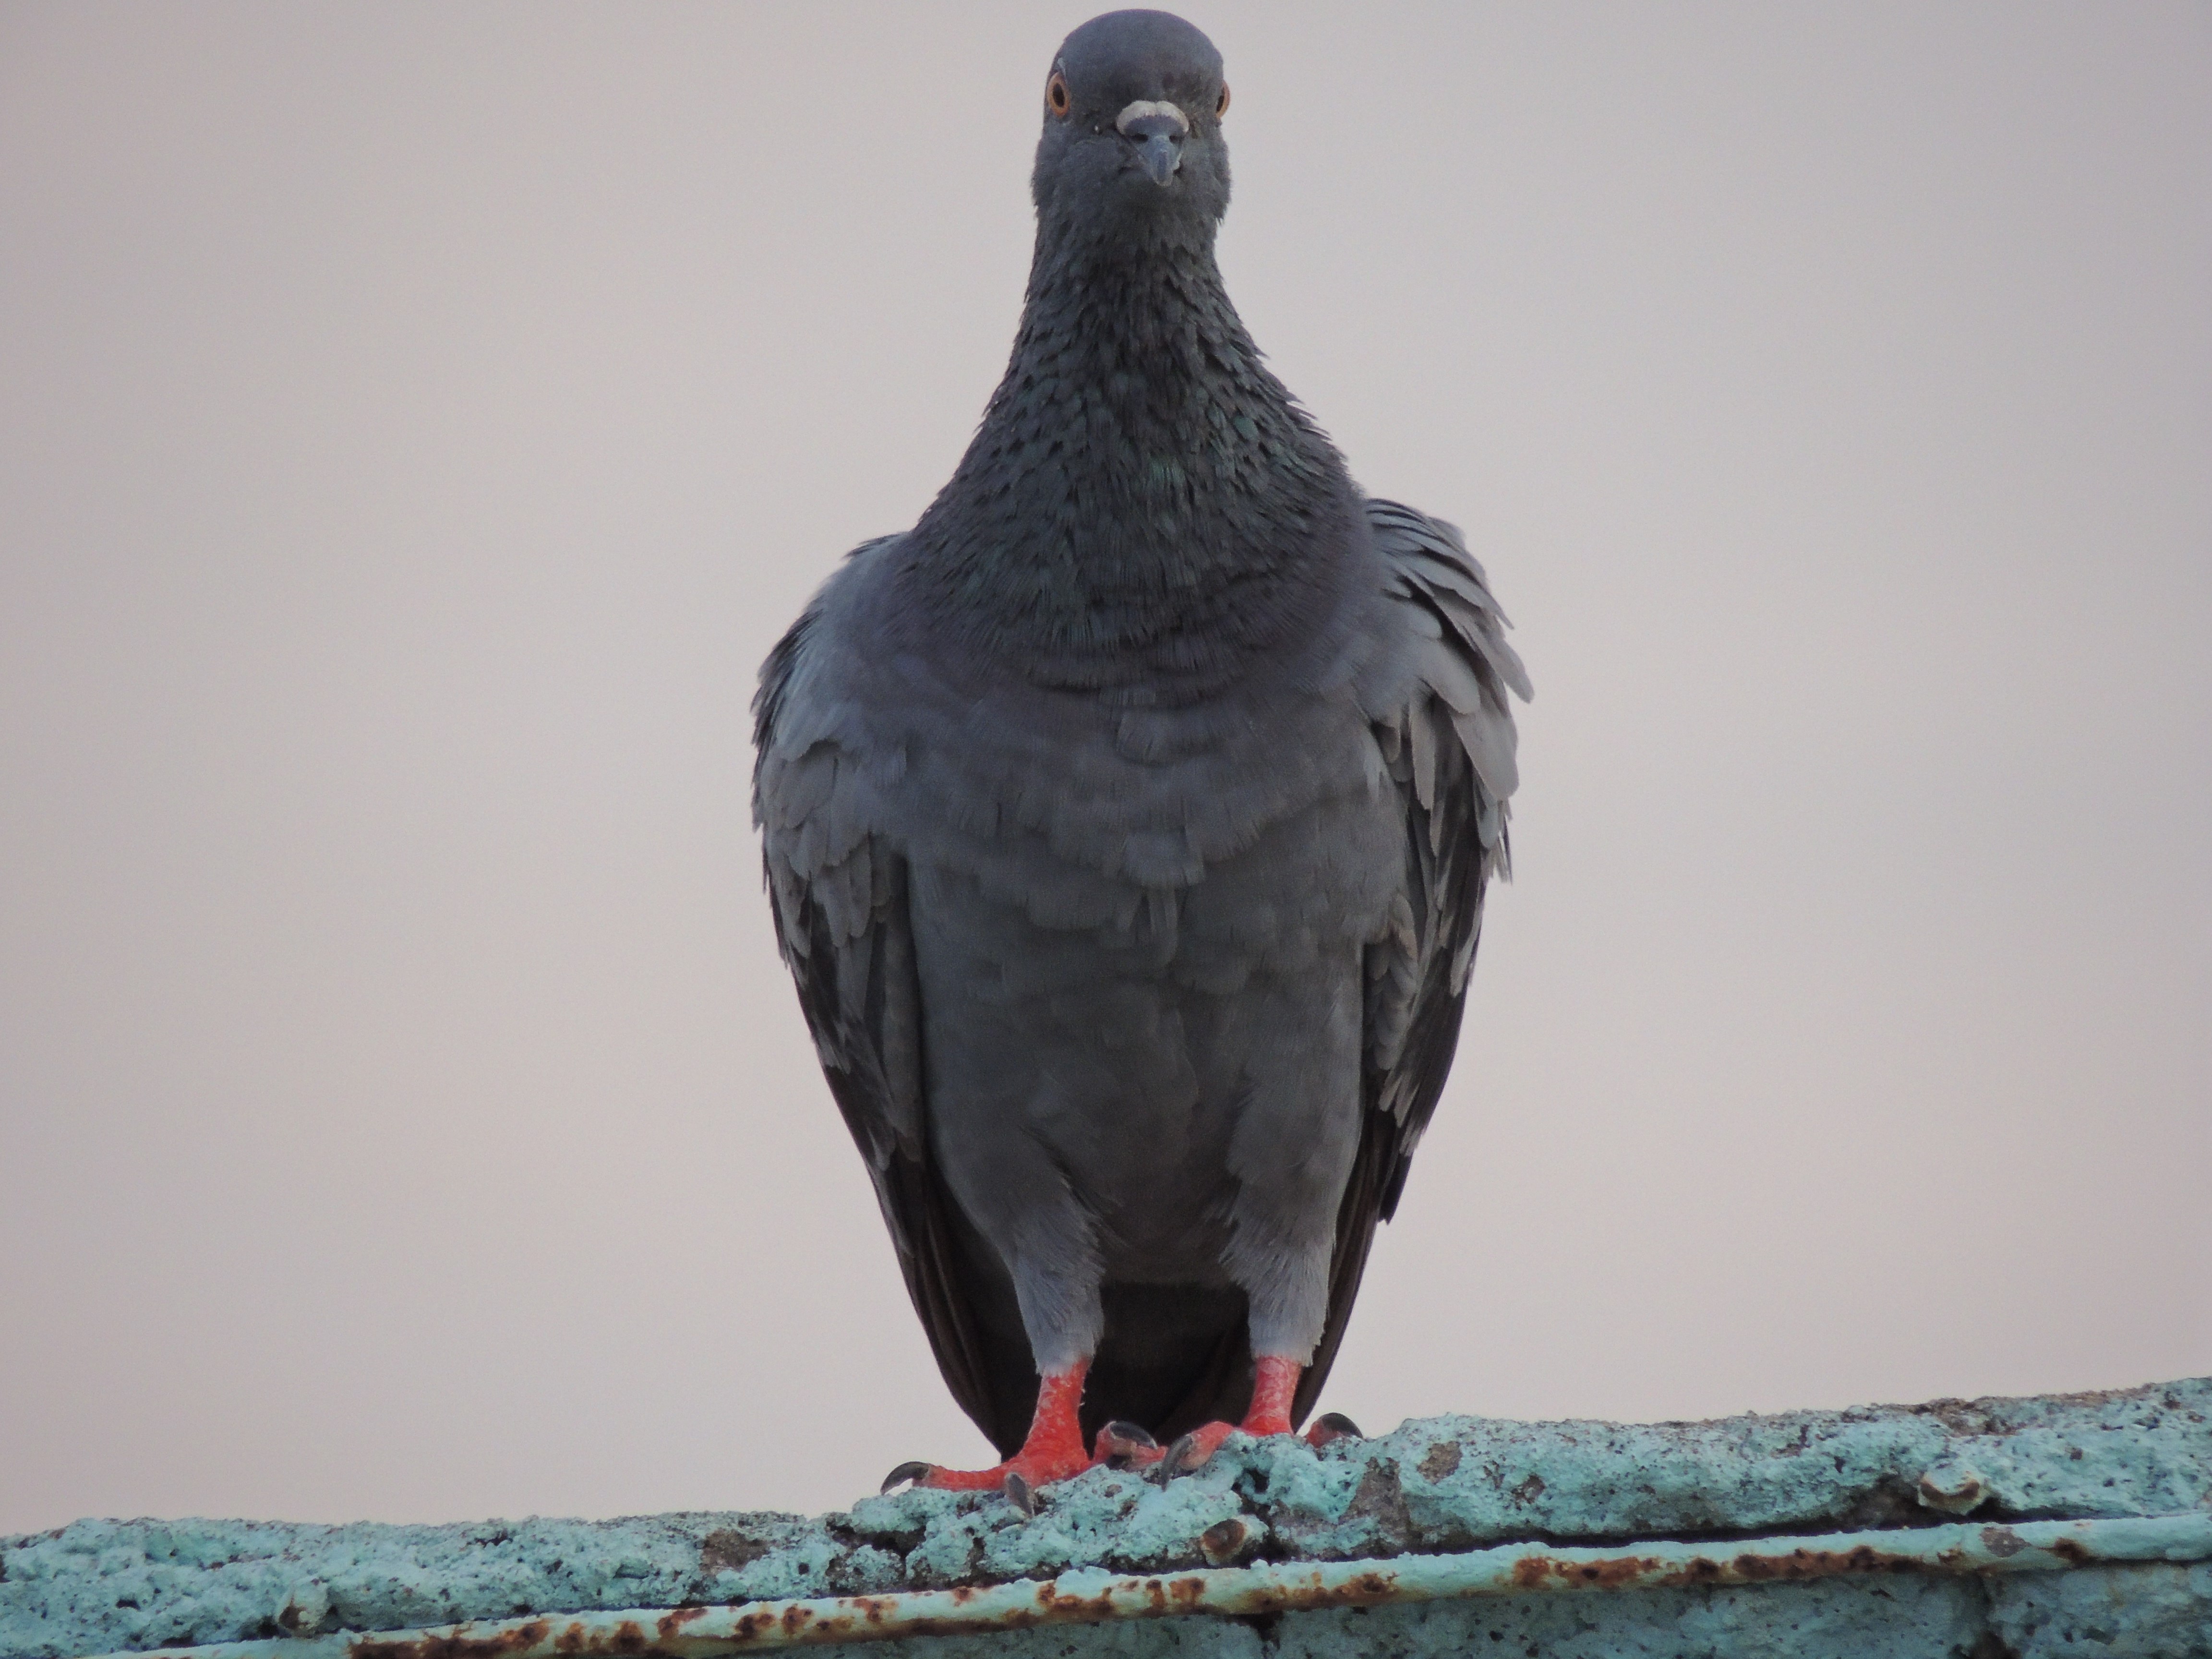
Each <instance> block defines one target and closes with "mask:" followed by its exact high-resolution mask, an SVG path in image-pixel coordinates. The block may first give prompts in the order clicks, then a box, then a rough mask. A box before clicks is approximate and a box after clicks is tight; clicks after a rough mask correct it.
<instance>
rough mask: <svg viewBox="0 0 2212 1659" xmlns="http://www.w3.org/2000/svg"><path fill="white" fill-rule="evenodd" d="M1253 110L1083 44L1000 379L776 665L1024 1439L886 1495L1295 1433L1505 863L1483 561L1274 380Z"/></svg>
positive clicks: (1105, 20) (769, 809)
mask: <svg viewBox="0 0 2212 1659" xmlns="http://www.w3.org/2000/svg"><path fill="white" fill-rule="evenodd" d="M1228 108H1229V88H1228V86H1227V84H1226V83H1225V82H1224V80H1223V78H1222V70H1221V57H1220V54H1219V53H1218V52H1216V51H1215V50H1214V48H1213V46H1212V42H1211V41H1209V40H1207V39H1206V37H1205V36H1204V35H1203V34H1201V33H1199V31H1198V30H1196V29H1195V28H1194V27H1191V26H1190V25H1189V24H1188V23H1186V22H1184V21H1182V20H1181V19H1179V18H1176V17H1172V16H1170V15H1167V14H1165V13H1163V12H1154V11H1121V12H1114V13H1111V14H1109V15H1106V16H1103V17H1099V18H1097V19H1095V20H1093V21H1091V22H1089V23H1086V24H1085V25H1084V26H1083V27H1081V28H1079V29H1077V30H1076V31H1075V32H1074V33H1073V34H1071V35H1069V36H1068V37H1067V39H1066V41H1065V42H1064V43H1063V44H1062V46H1060V52H1059V53H1058V54H1057V55H1056V56H1055V57H1054V59H1053V63H1052V70H1051V74H1050V76H1049V77H1048V80H1047V81H1046V82H1045V89H1044V111H1043V135H1042V137H1041V138H1040V139H1039V141H1038V143H1037V151H1036V172H1035V174H1034V178H1033V180H1032V192H1033V194H1034V196H1035V198H1036V219H1037V233H1036V255H1035V258H1034V262H1033V264H1032V265H1031V268H1030V282H1029V291H1028V295H1027V298H1026V301H1025V304H1024V311H1023V314H1022V322H1021V329H1020V332H1019V333H1018V336H1017V337H1016V338H1015V342H1014V349H1013V358H1012V362H1010V363H1009V364H1008V365H1007V368H1006V378H1005V379H1004V380H1002V381H1001V382H1000V385H999V388H998V391H997V392H995V393H994V395H993V397H992V398H991V402H990V406H989V408H988V409H987V410H986V412H985V414H984V416H983V421H982V424H981V428H979V429H978V430H977V432H976V434H975V441H974V442H973V443H972V444H971V445H969V449H968V453H967V454H966V455H965V457H963V459H962V460H961V462H960V465H959V468H958V470H957V471H955V472H954V474H953V476H952V480H951V483H948V484H946V485H945V488H944V489H943V491H942V492H941V493H940V494H939V495H938V497H937V499H936V500H935V501H933V502H932V503H931V505H930V507H929V509H928V510H927V512H926V513H923V514H922V516H921V522H919V523H918V524H916V525H915V527H914V528H913V529H912V530H909V531H908V532H905V533H904V534H902V535H896V536H887V537H884V538H882V539H880V540H878V541H872V542H869V543H867V544H865V545H863V546H862V547H860V548H859V549H857V550H855V551H854V553H853V554H852V555H851V556H849V557H848V559H847V560H846V561H845V562H844V564H843V565H842V567H841V568H839V569H838V571H837V572H836V574H834V575H833V576H831V577H830V578H829V580H828V581H827V582H825V583H824V584H823V587H822V589H821V591H820V592H818V593H817V594H816V595H815V597H814V599H813V600H812V601H811V603H810V604H809V605H807V607H806V610H805V614H804V615H802V616H801V617H799V621H798V623H796V624H795V625H794V626H793V628H792V629H791V631H790V632H789V633H788V634H787V635H784V637H783V639H782V641H781V643H779V644H778V645H777V646H776V647H775V651H774V652H773V653H771V654H770V655H769V659H768V661H767V663H766V665H764V666H763V669H762V671H761V686H760V692H759V695H758V696H757V699H756V701H755V704H754V709H755V714H756V718H757V732H756V738H757V745H758V758H757V766H756V770H755V775H754V796H753V811H754V814H755V817H756V819H757V822H758V823H759V825H760V827H761V829H762V830H763V835H764V838H765V842H766V862H767V871H768V888H769V896H770V898H771V900H772V903H773V908H774V911H775V927H776V938H777V941H778V943H779V945H781V950H782V953H783V958H784V961H785V962H786V963H787V964H788V966H789V968H790V969H791V973H792V975H793V978H794V979H795V980H797V981H798V984H799V1001H800V1003H801V1005H802V1006H803V1007H804V1009H805V1015H806V1021H807V1024H808V1026H809V1028H810V1029H811V1031H812V1033H813V1036H814V1042H815V1046H816V1048H817V1051H818V1052H819V1054H820V1056H821V1060H822V1066H823V1071H824V1072H825V1073H828V1077H829V1086H830V1090H831V1092H832V1093H833V1094H834V1095H835V1096H836V1100H837V1103H838V1106H839V1107H840V1108H841V1109H842V1112H843V1114H844V1117H845V1122H846V1125H847V1127H848V1128H849V1129H850V1130H851V1131H852V1134H853V1139H854V1140H855V1141H856V1142H857V1143H858V1144H859V1146H860V1152H861V1155H862V1156H863V1157H864V1158H866V1161H867V1167H868V1173H869V1175H870V1176H871V1177H872V1179H873V1180H874V1182H875V1187H876V1194H877V1197H878V1200H879V1201H880V1202H881V1205H882V1208H883V1214H884V1224H885V1225H887V1226H888V1227H889V1228H890V1233H891V1238H892V1240H893V1242H894V1243H895V1244H896V1247H897V1251H898V1259H899V1265H900V1267H901V1268H902V1271H903V1272H904V1273H905V1275H906V1285H907V1291H908V1295H909V1296H910V1297H912V1298H913V1301H914V1306H915V1311H916V1312H917V1313H919V1314H920V1315H921V1321H922V1323H923V1325H924V1326H925V1327H926V1328H927V1330H928V1333H929V1340H930V1345H931V1346H932V1348H933V1350H934V1351H935V1353H936V1356H937V1363H938V1366H939V1370H941V1371H942V1372H943V1373H944V1376H945V1383H946V1385H947V1386H948V1387H949V1388H950V1389H951V1391H952V1395H953V1397H954V1398H955V1399H956V1400H957V1401H959V1402H960V1405H961V1407H962V1408H963V1410H965V1411H966V1412H967V1413H968V1414H969V1417H971V1418H973V1419H975V1422H976V1424H977V1425H978V1426H980V1427H981V1429H982V1431H983V1432H984V1433H985V1434H986V1435H987V1436H988V1437H990V1439H991V1440H992V1442H993V1443H994V1444H995V1445H996V1446H997V1447H998V1449H999V1450H1000V1454H1001V1455H1002V1456H1004V1457H1005V1458H1006V1462H1002V1463H1000V1464H999V1465H997V1466H996V1467H995V1468H990V1469H986V1470H980V1471H963V1470H954V1469H946V1468H938V1467H936V1466H933V1465H928V1464H913V1465H907V1466H903V1467H902V1468H901V1469H900V1470H898V1471H896V1472H895V1473H894V1476H893V1479H894V1480H899V1479H902V1478H903V1479H915V1480H919V1481H920V1482H921V1484H923V1485H927V1486H951V1487H1000V1486H1003V1487H1005V1488H1006V1490H1007V1491H1009V1492H1012V1493H1013V1494H1014V1495H1015V1496H1016V1498H1017V1499H1018V1500H1019V1499H1021V1498H1022V1497H1023V1495H1024V1493H1025V1492H1027V1491H1028V1490H1029V1489H1030V1488H1033V1487H1035V1486H1037V1485H1040V1484H1042V1482H1045V1481H1048V1480H1060V1479H1063V1478H1065V1477H1066V1476H1067V1475H1070V1474H1074V1473H1076V1472H1077V1471H1079V1470H1081V1469H1083V1468H1087V1467H1089V1466H1090V1465H1091V1463H1093V1462H1097V1461H1101V1460H1110V1461H1113V1462H1116V1463H1117V1465H1120V1466H1124V1467H1126V1466H1128V1465H1130V1464H1133V1463H1137V1464H1142V1463H1152V1464H1158V1463H1161V1462H1164V1465H1165V1468H1164V1471H1163V1472H1164V1473H1165V1474H1172V1473H1175V1472H1176V1471H1177V1470H1179V1469H1180V1468H1188V1467H1194V1466H1195V1465H1196V1464H1198V1463H1199V1462H1203V1461H1204V1459H1205V1458H1206V1457H1207V1456H1209V1455H1211V1454H1212V1451H1213V1449H1215V1447H1216V1446H1218V1444H1219V1443H1220V1441H1221V1439H1222V1438H1223V1437H1225V1436H1226V1435H1227V1434H1228V1433H1229V1432H1230V1431H1231V1426H1232V1425H1235V1426H1237V1427H1241V1428H1242V1429H1243V1430H1244V1431H1246V1432H1248V1433H1251V1434H1255V1435H1267V1434H1287V1433H1291V1432H1292V1431H1294V1427H1295V1425H1297V1424H1298V1423H1300V1422H1302V1421H1304V1419H1305V1417H1306V1414H1307V1413H1309V1412H1310V1410H1311V1409H1312V1407H1313V1403H1314V1400H1315V1396H1316V1395H1317V1394H1318V1393H1319V1392H1320V1390H1321V1386H1322V1382H1323V1380H1324V1379H1325V1378H1326V1377H1327V1376H1328V1369H1329V1365H1330V1364H1331V1362H1332V1360H1333V1359H1334V1357H1335V1354H1336V1350H1337V1345H1338V1344H1339V1343H1340V1341H1341V1340H1343V1335H1344V1328H1345V1322H1346V1319H1347V1318H1348V1317H1349V1316H1350V1314H1351V1311H1352V1298H1353V1297H1355V1296H1356V1295H1357V1294H1358V1289H1359V1279H1360V1274H1361V1273H1362V1271H1363V1269H1364V1267H1365V1265H1366V1261H1367V1251H1368V1247H1369V1244H1370V1242H1371V1240H1372V1239H1373V1237H1374V1232H1375V1227H1376V1222H1377V1221H1378V1220H1383V1219H1387V1218H1389V1216H1390V1214H1391V1212H1393V1210H1394V1209H1395V1207H1396V1206H1397V1202H1398V1197H1399V1194H1400V1192H1401V1189H1402V1188H1404V1185H1405V1181H1406V1172H1407V1166H1408V1163H1409V1160H1410V1159H1411V1158H1412V1157H1413V1147H1414V1145H1415V1143H1416V1142H1418V1141H1419V1139H1420V1135H1421V1131H1422V1130H1423V1128H1424V1127H1426V1125H1427V1123H1428V1121H1429V1116H1430V1114H1431V1112H1432V1111H1433V1110H1434V1109H1435V1106H1436V1103H1437V1094H1438V1092H1439V1091H1441V1090H1442V1088H1443V1081H1444V1073H1445V1072H1446V1070H1447V1069H1448V1068H1449V1066H1450V1064H1451V1059H1452V1050H1453V1047H1454V1045H1455V1042H1456V1041H1457V1038H1458V1033H1459V1024H1460V1014H1461V1010H1462V1007H1463V1006H1464V1004H1465V1001H1466V995H1467V983H1468V968H1469V966H1470V964H1471V963H1472V962H1473V959H1474V947H1475V940H1476V937H1477V935H1478V933H1480V927H1481V920H1482V896H1483V889H1484V886H1485V884H1486V883H1487V882H1488V880H1489V878H1490V877H1491V875H1492V873H1493V872H1503V871H1504V867H1505V860H1506V839H1505V820H1506V800H1507V797H1509V796H1510V794H1511V793H1513V787H1514V781H1515V772H1514V728H1513V716H1512V713H1511V710H1510V705H1509V703H1508V702H1507V693H1508V692H1509V691H1510V692H1516V693H1518V694H1519V695H1520V696H1522V697H1524V698H1525V697H1527V696H1528V679H1527V678H1526V676H1525V675H1524V673H1523V672H1522V667H1521V664H1520V661H1519V659H1517V658H1516V656H1515V655H1514V653H1513V652H1512V650H1511V649H1510V647H1508V646H1507V645H1506V643H1505V641H1504V628H1505V625H1506V624H1505V619H1504V617H1503V616H1502V615H1501V614H1500V613H1499V611H1498V605H1497V603H1496V601H1494V600H1493V599H1492V598H1491V595H1490V590H1489V588H1488V586H1486V583H1485V580H1484V577H1483V574H1482V569H1481V567H1480V565H1478V564H1477V563H1476V562H1474V559H1473V558H1471V557H1470V556H1468V551H1467V549H1466V548H1465V546H1464V545H1463V544H1462V540H1461V538H1460V534H1459V532H1457V531H1456V530H1455V529H1454V528H1453V527H1452V526H1449V525H1448V524H1445V523H1444V522H1443V521H1442V520H1437V519H1431V518H1428V517H1426V516H1425V515H1424V514H1422V513H1417V512H1414V511H1413V510H1412V509H1411V508H1409V507H1400V506H1398V505H1396V504H1395V503H1394V502H1390V501H1373V500H1370V499H1368V498H1366V497H1365V496H1364V495H1362V493H1361V492H1360V489H1359V488H1358V485H1356V484H1355V483H1353V482H1352V478H1351V477H1350V475H1349V473H1348V472H1347V471H1346V468H1345V464H1344V461H1343V459H1342V458H1341V457H1340V456H1339V455H1338V453H1336V451H1335V449H1334V447H1331V445H1330V443H1329V441H1328V439H1327V438H1326V437H1324V436H1323V435H1322V433H1321V432H1320V431H1319V430H1318V429H1317V428H1316V427H1315V425H1314V423H1313V422H1312V420H1311V418H1310V416H1308V415H1307V414H1306V412H1305V411H1304V410H1303V409H1301V408H1300V407H1299V406H1298V404H1297V403H1296V402H1294V401H1293V400H1292V398H1291V394H1290V393H1289V392H1287V391H1285V389H1284V387H1283V386H1282V384H1281V383H1280V382H1279V380H1276V379H1275V377H1274V376H1273V374H1269V373H1268V372H1267V369H1266V368H1264V367H1262V365H1261V357H1260V353H1259V350H1258V349H1257V348H1256V347H1255V346H1254V345H1253V343H1252V341H1251V337H1249V335H1248V334H1246V332H1245V331H1244V325H1243V323H1242V322H1240V321H1239V320H1238V319H1237V312H1236V309H1235V308H1234V307H1232V306H1231V304H1230V302H1229V297H1228V295H1226V294H1225V292H1224V291H1223V288H1222V280H1221V273H1220V270H1218V267H1217V266H1216V264H1215V262H1214V234H1215V231H1216V229H1217V228H1218V224H1219V222H1220V220H1221V216H1222V214H1223V212H1224V210H1225V209H1226V208H1227V206H1228V202H1229V157H1228V151H1227V149H1226V147H1225V144H1224V143H1223V139H1222V118H1223V117H1224V116H1225V114H1226V113H1227V112H1228ZM1331 1425H1332V1419H1328V1418H1324V1419H1322V1423H1321V1424H1317V1425H1316V1428H1315V1430H1314V1431H1310V1434H1309V1438H1311V1439H1322V1438H1326V1437H1328V1434H1329V1433H1330V1432H1331V1431H1332V1426H1331ZM1333 1426H1334V1428H1348V1427H1349V1425H1345V1424H1343V1423H1342V1421H1341V1419H1335V1420H1334V1425H1333ZM1175 1437H1182V1438H1181V1439H1179V1440H1176V1442H1175V1444H1174V1445H1173V1446H1172V1447H1171V1448H1170V1450H1169V1452H1168V1453H1166V1454H1165V1455H1163V1454H1162V1452H1161V1451H1160V1449H1159V1448H1160V1446H1161V1445H1162V1444H1164V1443H1167V1442H1169V1441H1170V1440H1171V1439H1175Z"/></svg>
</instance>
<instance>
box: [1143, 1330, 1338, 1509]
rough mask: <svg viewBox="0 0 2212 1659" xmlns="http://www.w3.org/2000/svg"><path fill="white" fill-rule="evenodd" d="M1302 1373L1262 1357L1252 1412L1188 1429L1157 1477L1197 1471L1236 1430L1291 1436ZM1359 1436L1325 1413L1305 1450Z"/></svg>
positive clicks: (1276, 1358) (1293, 1364)
mask: <svg viewBox="0 0 2212 1659" xmlns="http://www.w3.org/2000/svg"><path fill="white" fill-rule="evenodd" d="M1304 1369H1305V1367H1304V1366H1303V1365H1301V1364H1299V1363H1298V1362H1297V1360H1295V1359H1285V1358H1282V1357H1281V1356H1280V1355H1279V1354H1261V1356H1260V1359H1259V1364H1258V1365H1257V1367H1256V1370H1255V1375H1254V1376H1253V1378H1252V1406H1251V1409H1250V1410H1249V1411H1247V1412H1246V1413H1244V1420H1243V1422H1242V1423H1207V1424H1205V1425H1201V1426H1200V1427H1198V1428H1195V1429H1193V1430H1192V1431H1190V1432H1189V1433H1188V1434H1186V1435H1185V1436H1183V1437H1182V1439H1180V1440H1178V1441H1176V1443H1175V1444H1174V1445H1172V1446H1170V1447H1169V1448H1168V1449H1167V1450H1166V1452H1165V1453H1164V1454H1163V1455H1161V1457H1160V1459H1159V1467H1158V1478H1159V1479H1160V1480H1173V1479H1175V1477H1176V1476H1177V1475H1179V1474H1188V1473H1189V1472H1190V1471H1191V1470H1193V1469H1194V1468H1200V1466H1201V1465H1203V1464H1204V1463H1205V1462H1206V1460H1207V1459H1208V1458H1210V1457H1212V1455H1213V1454H1214V1453H1216V1452H1217V1451H1219V1450H1220V1449H1221V1443H1222V1442H1223V1441H1225V1440H1226V1439H1228V1438H1229V1437H1230V1436H1231V1435H1232V1434H1236V1433H1238V1432H1240V1431H1241V1432H1243V1433H1245V1434H1249V1435H1250V1436H1251V1437H1253V1438H1254V1439H1255V1440H1257V1439H1264V1438H1265V1437H1267V1436H1268V1435H1271V1434H1288V1433H1290V1432H1291V1398H1292V1396H1294V1395H1296V1394H1297V1391H1298V1374H1299V1373H1300V1372H1301V1371H1303V1370H1304ZM1358 1435H1359V1429H1358V1425H1356V1424H1354V1423H1353V1422H1352V1419H1350V1418H1348V1417H1346V1416H1345V1415H1344V1414H1343V1413H1341V1412H1329V1413H1325V1414H1324V1415H1322V1416H1321V1417H1319V1418H1316V1419H1315V1420H1314V1425H1313V1426H1312V1427H1311V1428H1310V1429H1308V1430H1307V1431H1306V1432H1305V1441H1306V1443H1307V1444H1308V1445H1310V1446H1326V1445H1327V1444H1328V1443H1329V1442H1330V1441H1332V1440H1342V1439H1344V1438H1346V1437H1347V1436H1349V1437H1352V1438H1355V1439H1356V1438H1358ZM1101 1438H1102V1439H1103V1436H1101Z"/></svg>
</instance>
